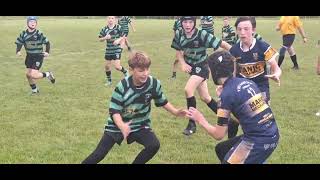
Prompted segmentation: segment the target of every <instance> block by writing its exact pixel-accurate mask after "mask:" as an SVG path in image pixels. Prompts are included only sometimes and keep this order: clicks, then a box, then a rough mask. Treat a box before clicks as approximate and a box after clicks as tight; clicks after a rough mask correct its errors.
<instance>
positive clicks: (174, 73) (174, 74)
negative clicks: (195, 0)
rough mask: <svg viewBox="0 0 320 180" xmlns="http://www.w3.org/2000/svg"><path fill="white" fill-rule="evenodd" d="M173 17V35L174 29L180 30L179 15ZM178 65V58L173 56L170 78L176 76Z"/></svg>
mask: <svg viewBox="0 0 320 180" xmlns="http://www.w3.org/2000/svg"><path fill="white" fill-rule="evenodd" d="M174 18H175V21H174V24H173V36H174V35H175V33H176V31H180V30H181V29H182V25H181V20H180V16H175V17H174ZM178 65H179V60H178V59H176V58H175V60H174V62H173V67H172V76H171V78H172V79H176V78H177V70H178Z"/></svg>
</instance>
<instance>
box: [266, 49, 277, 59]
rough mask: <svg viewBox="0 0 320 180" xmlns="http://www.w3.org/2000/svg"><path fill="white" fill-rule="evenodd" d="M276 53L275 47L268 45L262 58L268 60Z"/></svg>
mask: <svg viewBox="0 0 320 180" xmlns="http://www.w3.org/2000/svg"><path fill="white" fill-rule="evenodd" d="M277 53H278V52H277V50H276V49H274V48H272V47H269V48H268V50H267V51H266V52H265V53H264V60H266V61H269V60H270V59H271V58H272V57H273V56H274V55H276V54H277Z"/></svg>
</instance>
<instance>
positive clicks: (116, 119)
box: [112, 114, 125, 130]
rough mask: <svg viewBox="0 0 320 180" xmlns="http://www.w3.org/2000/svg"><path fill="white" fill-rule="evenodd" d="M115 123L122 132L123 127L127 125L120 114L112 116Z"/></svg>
mask: <svg viewBox="0 0 320 180" xmlns="http://www.w3.org/2000/svg"><path fill="white" fill-rule="evenodd" d="M112 118H113V121H114V123H115V124H116V125H117V127H118V128H119V129H120V130H121V129H122V127H124V125H125V123H124V122H123V120H122V117H121V115H120V114H113V115H112Z"/></svg>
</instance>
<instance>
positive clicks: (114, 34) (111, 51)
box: [99, 25, 123, 56]
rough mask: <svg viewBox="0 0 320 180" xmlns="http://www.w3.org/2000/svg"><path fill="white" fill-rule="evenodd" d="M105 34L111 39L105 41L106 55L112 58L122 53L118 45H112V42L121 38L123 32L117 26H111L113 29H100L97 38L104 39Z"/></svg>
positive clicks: (106, 27)
mask: <svg viewBox="0 0 320 180" xmlns="http://www.w3.org/2000/svg"><path fill="white" fill-rule="evenodd" d="M107 34H109V35H110V36H111V39H108V40H107V48H106V55H108V56H112V55H115V54H119V53H121V52H122V48H121V47H120V45H113V42H114V41H115V40H116V39H118V38H120V37H122V36H123V32H122V30H121V27H120V26H119V25H115V26H113V28H109V27H108V26H105V27H104V28H102V30H101V31H100V34H99V38H102V37H105V36H106V35H107Z"/></svg>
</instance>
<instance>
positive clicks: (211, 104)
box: [207, 99, 218, 114]
mask: <svg viewBox="0 0 320 180" xmlns="http://www.w3.org/2000/svg"><path fill="white" fill-rule="evenodd" d="M207 106H208V107H209V108H210V109H211V110H212V111H213V112H215V113H216V114H217V111H218V104H217V102H216V101H215V100H213V99H211V101H210V102H209V103H208V104H207Z"/></svg>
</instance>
